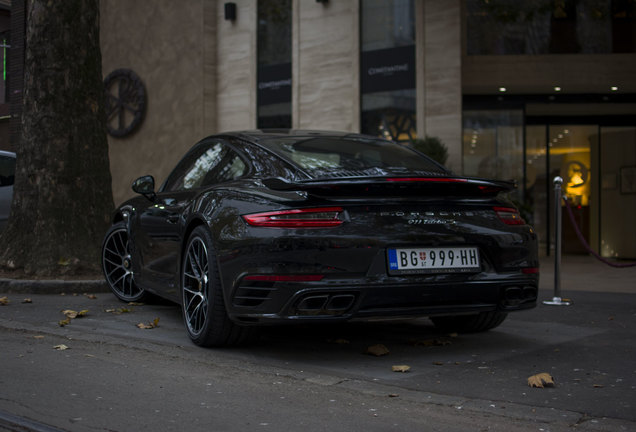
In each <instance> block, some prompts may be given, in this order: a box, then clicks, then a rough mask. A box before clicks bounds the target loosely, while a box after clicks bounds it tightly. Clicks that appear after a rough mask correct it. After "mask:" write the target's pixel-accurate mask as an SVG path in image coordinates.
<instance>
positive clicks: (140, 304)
mask: <svg viewBox="0 0 636 432" xmlns="http://www.w3.org/2000/svg"><path fill="white" fill-rule="evenodd" d="M143 305H144V304H143V303H139V302H129V303H128V306H143Z"/></svg>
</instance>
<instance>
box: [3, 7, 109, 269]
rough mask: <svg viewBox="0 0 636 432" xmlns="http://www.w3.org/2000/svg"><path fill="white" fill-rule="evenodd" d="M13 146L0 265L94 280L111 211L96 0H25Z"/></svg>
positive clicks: (6, 267)
mask: <svg viewBox="0 0 636 432" xmlns="http://www.w3.org/2000/svg"><path fill="white" fill-rule="evenodd" d="M27 4H28V15H27V29H26V54H25V76H24V79H25V81H24V100H23V103H24V105H23V112H22V131H21V140H20V142H19V144H18V146H17V151H16V153H17V162H16V180H15V185H14V197H13V205H12V208H11V216H10V219H9V222H8V225H7V227H6V229H5V231H4V232H3V233H2V236H1V237H0V245H1V246H0V266H2V267H3V268H4V270H5V271H6V270H13V271H14V272H16V273H18V274H24V275H26V276H27V277H28V276H38V277H48V276H51V277H57V276H60V275H63V274H82V273H83V274H87V272H90V273H93V274H98V272H99V268H100V266H99V259H100V246H101V240H102V237H103V235H104V232H105V231H106V229H107V227H108V223H109V217H110V213H111V211H112V209H113V198H112V190H111V176H110V166H109V161H108V142H107V138H106V122H105V114H104V103H103V98H104V91H103V84H102V64H101V61H102V60H101V51H100V45H99V0H64V1H50V0H30V1H29V2H28V3H27Z"/></svg>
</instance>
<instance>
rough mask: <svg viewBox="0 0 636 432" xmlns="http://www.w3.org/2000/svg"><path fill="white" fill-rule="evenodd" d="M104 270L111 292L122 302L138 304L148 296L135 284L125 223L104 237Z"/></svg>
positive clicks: (115, 225)
mask: <svg viewBox="0 0 636 432" xmlns="http://www.w3.org/2000/svg"><path fill="white" fill-rule="evenodd" d="M102 270H103V271H104V276H105V277H106V282H108V286H109V287H110V289H111V291H112V292H113V294H115V296H117V298H119V299H120V300H122V301H125V302H137V301H140V300H142V299H143V298H144V297H145V296H146V292H145V291H144V290H143V289H142V288H140V287H139V286H137V284H136V283H135V275H134V273H133V270H132V256H131V253H130V243H129V241H128V231H127V230H126V225H125V224H124V223H123V222H119V223H116V224H114V225H113V226H112V227H111V228H110V229H109V230H108V232H107V233H106V236H105V237H104V243H103V244H102Z"/></svg>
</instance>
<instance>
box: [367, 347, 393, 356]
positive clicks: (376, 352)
mask: <svg viewBox="0 0 636 432" xmlns="http://www.w3.org/2000/svg"><path fill="white" fill-rule="evenodd" d="M388 353H389V349H388V348H387V347H385V346H384V345H382V344H377V345H372V346H370V347H369V348H367V351H366V354H369V355H373V356H376V357H381V356H384V355H387V354H388Z"/></svg>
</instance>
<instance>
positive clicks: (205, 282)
mask: <svg viewBox="0 0 636 432" xmlns="http://www.w3.org/2000/svg"><path fill="white" fill-rule="evenodd" d="M181 269H182V270H181V290H182V302H181V306H182V311H183V319H184V322H185V326H186V330H187V332H188V336H190V339H192V342H194V343H195V344H197V345H199V346H226V345H236V344H240V343H243V342H245V341H246V340H247V339H248V334H249V333H250V328H248V327H243V326H239V325H236V324H234V323H233V322H232V321H231V320H230V319H229V317H228V315H227V311H226V309H225V302H224V300H223V291H222V288H221V281H220V278H219V271H218V267H217V264H216V255H215V254H214V249H213V247H212V238H211V235H210V232H209V231H208V229H207V228H206V227H205V226H198V227H196V228H195V229H194V231H192V234H191V235H190V238H189V239H188V243H187V245H186V248H185V252H184V256H183V263H182V266H181Z"/></svg>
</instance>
